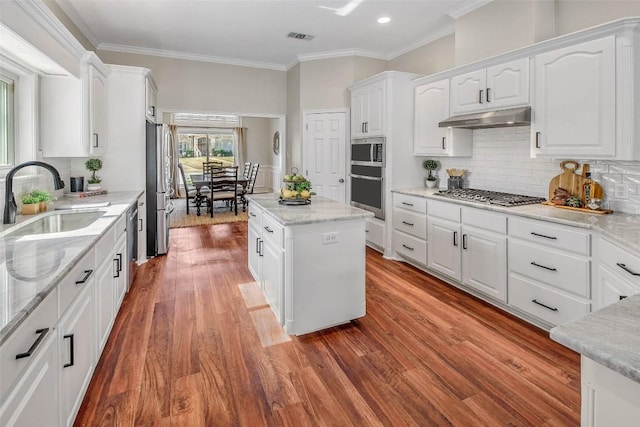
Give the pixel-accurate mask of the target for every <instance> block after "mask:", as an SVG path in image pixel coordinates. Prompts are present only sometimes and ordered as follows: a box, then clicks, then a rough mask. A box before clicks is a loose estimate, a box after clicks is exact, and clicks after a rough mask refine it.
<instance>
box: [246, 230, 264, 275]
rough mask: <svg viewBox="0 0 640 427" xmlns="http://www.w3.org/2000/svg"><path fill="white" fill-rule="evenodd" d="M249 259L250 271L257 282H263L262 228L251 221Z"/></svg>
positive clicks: (248, 247) (248, 246)
mask: <svg viewBox="0 0 640 427" xmlns="http://www.w3.org/2000/svg"><path fill="white" fill-rule="evenodd" d="M247 251H248V254H247V258H248V259H249V271H250V272H251V275H252V276H253V278H254V279H255V280H256V282H258V283H260V284H261V282H262V239H261V234H260V227H259V226H258V225H256V224H254V222H253V221H249V241H248V242H247Z"/></svg>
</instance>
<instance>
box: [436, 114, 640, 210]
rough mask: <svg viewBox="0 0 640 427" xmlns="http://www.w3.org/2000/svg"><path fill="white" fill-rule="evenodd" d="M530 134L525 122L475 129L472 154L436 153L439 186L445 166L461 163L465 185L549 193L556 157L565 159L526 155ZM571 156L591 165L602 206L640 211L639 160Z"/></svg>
mask: <svg viewBox="0 0 640 427" xmlns="http://www.w3.org/2000/svg"><path fill="white" fill-rule="evenodd" d="M529 136H530V127H529V126H523V127H511V128H494V129H477V130H474V131H473V156H472V157H454V158H448V157H437V160H438V161H439V162H440V163H441V166H440V168H439V170H438V171H437V172H438V177H439V185H440V187H441V188H446V187H447V178H448V175H447V172H446V169H448V168H462V169H466V170H467V172H466V173H465V178H464V179H465V182H464V186H465V187H471V188H481V189H485V190H495V191H504V192H507V193H521V194H528V195H532V196H540V197H547V196H548V192H549V181H551V179H552V178H553V177H555V176H556V175H559V174H560V173H562V170H561V169H560V162H561V161H562V160H565V159H547V158H536V159H532V158H530V157H529ZM571 160H575V161H576V162H578V163H579V164H581V165H582V164H584V163H588V164H589V165H590V167H591V174H592V177H593V179H594V180H596V181H597V182H598V183H599V184H600V185H601V186H602V188H603V190H604V194H605V196H604V206H605V207H608V208H610V209H613V210H614V211H617V212H626V213H632V214H640V191H639V186H640V162H617V161H608V160H589V159H571ZM578 172H579V170H578ZM616 184H625V185H626V188H627V191H628V197H627V198H626V199H623V198H616V195H615V185H616Z"/></svg>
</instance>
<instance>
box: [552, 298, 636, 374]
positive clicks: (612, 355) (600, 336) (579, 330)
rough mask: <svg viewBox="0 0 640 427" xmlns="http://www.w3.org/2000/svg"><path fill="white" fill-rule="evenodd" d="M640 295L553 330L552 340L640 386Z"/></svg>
mask: <svg viewBox="0 0 640 427" xmlns="http://www.w3.org/2000/svg"><path fill="white" fill-rule="evenodd" d="M638 331H640V294H639V295H634V296H631V297H629V298H626V299H624V300H622V301H620V302H618V303H615V304H613V305H609V306H607V307H604V308H602V309H600V310H598V311H594V312H593V313H591V314H589V315H587V316H585V317H583V318H582V319H579V320H575V321H572V322H569V323H565V324H564V325H561V326H556V327H555V328H552V329H551V338H552V339H553V340H554V341H557V342H559V343H560V344H562V345H564V346H565V347H568V348H570V349H572V350H574V351H576V352H578V353H580V354H582V355H583V356H585V357H588V358H589V359H592V360H594V361H596V362H598V363H600V364H601V365H603V366H606V367H607V368H610V369H612V370H614V371H616V372H618V373H620V374H622V375H624V376H625V377H627V378H630V379H632V380H634V381H636V382H640V351H639V349H640V334H639V333H638Z"/></svg>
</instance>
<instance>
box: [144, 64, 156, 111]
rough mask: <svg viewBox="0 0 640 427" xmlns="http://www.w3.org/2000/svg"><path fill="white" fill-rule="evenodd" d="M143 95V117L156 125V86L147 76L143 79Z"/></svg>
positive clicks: (149, 76)
mask: <svg viewBox="0 0 640 427" xmlns="http://www.w3.org/2000/svg"><path fill="white" fill-rule="evenodd" d="M144 89H145V90H144V93H145V116H146V118H147V120H149V121H150V122H152V123H158V111H157V107H156V92H157V87H156V84H155V82H154V80H153V78H152V77H151V75H147V76H146V78H145V79H144Z"/></svg>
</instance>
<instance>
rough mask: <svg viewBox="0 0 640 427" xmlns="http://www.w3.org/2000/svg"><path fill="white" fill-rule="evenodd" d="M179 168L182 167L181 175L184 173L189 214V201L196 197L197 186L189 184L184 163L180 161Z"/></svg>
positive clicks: (183, 180)
mask: <svg viewBox="0 0 640 427" xmlns="http://www.w3.org/2000/svg"><path fill="white" fill-rule="evenodd" d="M178 169H180V175H182V182H183V183H184V192H185V193H186V194H185V199H186V201H187V215H188V214H189V201H190V200H193V199H195V197H196V193H197V190H196V187H195V186H193V185H191V184H187V177H186V175H185V173H184V166H182V163H178Z"/></svg>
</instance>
